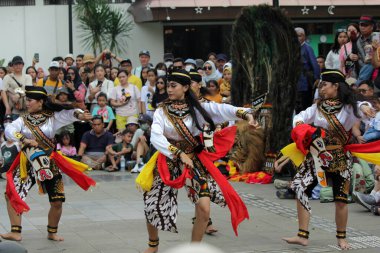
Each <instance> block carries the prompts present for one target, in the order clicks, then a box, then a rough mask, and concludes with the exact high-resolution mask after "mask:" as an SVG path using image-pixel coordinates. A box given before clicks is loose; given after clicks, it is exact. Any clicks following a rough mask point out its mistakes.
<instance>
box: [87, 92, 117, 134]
mask: <svg viewBox="0 0 380 253" xmlns="http://www.w3.org/2000/svg"><path fill="white" fill-rule="evenodd" d="M95 115H100V116H102V117H103V122H104V125H105V127H106V130H107V131H110V130H111V129H112V125H113V122H114V120H115V114H114V113H113V111H112V108H111V107H110V106H108V105H107V95H106V94H105V93H103V92H101V93H99V95H98V97H97V105H95V107H94V109H93V110H92V116H95Z"/></svg>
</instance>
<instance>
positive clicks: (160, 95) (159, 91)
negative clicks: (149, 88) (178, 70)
mask: <svg viewBox="0 0 380 253" xmlns="http://www.w3.org/2000/svg"><path fill="white" fill-rule="evenodd" d="M166 85H167V83H166V77H165V76H159V77H158V78H157V82H156V90H155V91H154V94H153V98H152V106H153V108H155V109H156V108H157V107H158V106H159V105H160V104H161V103H162V102H163V101H165V100H166V99H167V98H168V93H167V91H166Z"/></svg>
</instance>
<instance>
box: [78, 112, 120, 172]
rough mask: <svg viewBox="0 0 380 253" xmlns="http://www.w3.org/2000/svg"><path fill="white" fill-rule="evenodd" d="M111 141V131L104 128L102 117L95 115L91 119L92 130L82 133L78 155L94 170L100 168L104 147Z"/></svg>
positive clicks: (112, 140) (104, 160)
mask: <svg viewBox="0 0 380 253" xmlns="http://www.w3.org/2000/svg"><path fill="white" fill-rule="evenodd" d="M113 142H114V138H113V135H112V133H110V132H108V131H107V130H106V129H104V122H103V117H102V116H99V115H96V116H94V117H93V119H92V130H90V131H87V132H86V133H84V135H83V137H82V140H81V143H80V148H79V151H78V156H79V158H81V161H82V162H83V163H85V164H87V165H88V166H90V167H91V168H93V169H94V170H100V169H102V164H103V163H105V162H106V155H105V152H106V149H107V147H108V146H110V145H112V144H113Z"/></svg>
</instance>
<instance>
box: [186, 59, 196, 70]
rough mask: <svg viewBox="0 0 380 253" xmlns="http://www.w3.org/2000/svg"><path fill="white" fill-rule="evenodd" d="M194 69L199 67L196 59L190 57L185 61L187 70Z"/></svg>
mask: <svg viewBox="0 0 380 253" xmlns="http://www.w3.org/2000/svg"><path fill="white" fill-rule="evenodd" d="M192 69H197V63H196V62H195V60H194V59H191V58H189V59H187V60H186V61H185V70H186V71H187V72H190V70H192Z"/></svg>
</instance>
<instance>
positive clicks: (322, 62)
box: [317, 55, 340, 71]
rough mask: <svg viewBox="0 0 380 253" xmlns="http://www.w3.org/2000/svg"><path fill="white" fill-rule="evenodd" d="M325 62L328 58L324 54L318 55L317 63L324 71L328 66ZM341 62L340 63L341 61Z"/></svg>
mask: <svg viewBox="0 0 380 253" xmlns="http://www.w3.org/2000/svg"><path fill="white" fill-rule="evenodd" d="M325 62H326V58H325V57H324V56H323V55H318V56H317V63H318V66H319V69H320V71H322V70H323V69H325V68H326V65H325ZM339 64H340V62H339ZM339 69H340V65H339Z"/></svg>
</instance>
